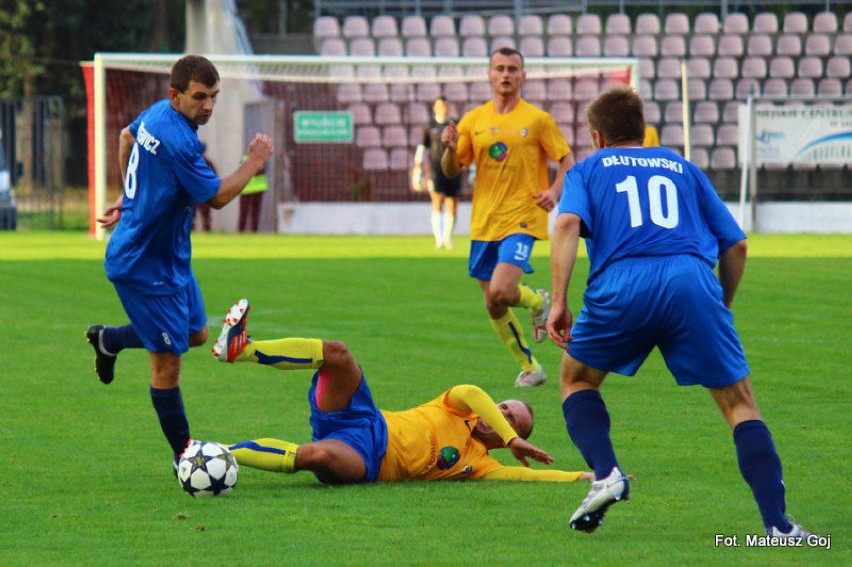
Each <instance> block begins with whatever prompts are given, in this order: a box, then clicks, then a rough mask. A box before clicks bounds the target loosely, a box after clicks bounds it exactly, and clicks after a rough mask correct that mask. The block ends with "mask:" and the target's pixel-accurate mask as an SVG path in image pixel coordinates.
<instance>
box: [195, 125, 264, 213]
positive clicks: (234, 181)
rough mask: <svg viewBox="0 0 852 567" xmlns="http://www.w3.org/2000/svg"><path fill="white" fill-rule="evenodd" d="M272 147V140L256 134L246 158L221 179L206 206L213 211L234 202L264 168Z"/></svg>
mask: <svg viewBox="0 0 852 567" xmlns="http://www.w3.org/2000/svg"><path fill="white" fill-rule="evenodd" d="M273 150H274V146H273V145H272V140H271V139H270V138H269V137H267V136H264V135H262V134H257V135H256V136H255V137H254V140H252V141H251V143H250V144H249V148H248V156H247V157H246V159H245V161H243V163H241V164H240V166H239V167H238V168H237V169H236V170H234V172H233V173H232V174H230V175H228V176H227V177H223V178H222V183H221V185H220V186H219V190H218V191H217V192H216V194H215V195H214V196H213V198H212V199H210V200H209V201H207V204H208V205H210V206H211V207H213V208H214V209H221V208H222V207H224V206H225V205H227V204H228V203H230V202H231V201H233V200H234V198H235V197H236V196H237V195H239V194H240V193H241V192H242V190H243V189H245V187H246V185H248V182H249V181H251V178H252V177H254V176H255V175H257V174H258V172H259V171H260V170H262V169H263V168H264V167H266V161H267V160H268V159H269V156H271V155H272V151H273Z"/></svg>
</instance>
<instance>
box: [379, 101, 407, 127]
mask: <svg viewBox="0 0 852 567" xmlns="http://www.w3.org/2000/svg"><path fill="white" fill-rule="evenodd" d="M376 124H377V125H378V126H388V125H391V124H402V112H401V110H400V108H399V106H398V105H396V104H395V103H393V102H381V103H379V104H377V105H376Z"/></svg>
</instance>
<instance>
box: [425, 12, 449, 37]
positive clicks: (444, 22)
mask: <svg viewBox="0 0 852 567" xmlns="http://www.w3.org/2000/svg"><path fill="white" fill-rule="evenodd" d="M429 35H430V36H431V37H446V36H452V37H455V35H456V23H455V20H453V17H452V16H445V15H439V16H432V19H431V20H430V21H429Z"/></svg>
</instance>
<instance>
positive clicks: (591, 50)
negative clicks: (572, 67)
mask: <svg viewBox="0 0 852 567" xmlns="http://www.w3.org/2000/svg"><path fill="white" fill-rule="evenodd" d="M602 53H603V50H602V48H601V40H600V37H599V36H597V35H580V36H578V37H577V40H576V41H575V43H574V56H575V57H600V56H601V54H602Z"/></svg>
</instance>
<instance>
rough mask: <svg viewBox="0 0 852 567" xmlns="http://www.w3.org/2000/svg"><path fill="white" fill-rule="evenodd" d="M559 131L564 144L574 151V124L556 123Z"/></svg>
mask: <svg viewBox="0 0 852 567" xmlns="http://www.w3.org/2000/svg"><path fill="white" fill-rule="evenodd" d="M556 126H557V127H558V128H559V131H560V132H562V137H563V138H565V143H566V144H568V147H569V148H571V149H572V150H573V149H574V122H573V121H571V122H556Z"/></svg>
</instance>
